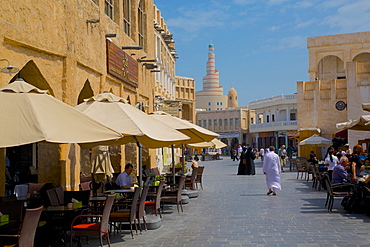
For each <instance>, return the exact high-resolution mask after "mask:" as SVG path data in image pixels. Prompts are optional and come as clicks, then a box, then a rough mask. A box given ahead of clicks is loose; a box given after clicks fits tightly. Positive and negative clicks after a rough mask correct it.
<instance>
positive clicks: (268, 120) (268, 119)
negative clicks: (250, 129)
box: [266, 115, 270, 123]
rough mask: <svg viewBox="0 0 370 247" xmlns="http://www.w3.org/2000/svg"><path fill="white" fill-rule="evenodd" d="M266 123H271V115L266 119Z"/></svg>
mask: <svg viewBox="0 0 370 247" xmlns="http://www.w3.org/2000/svg"><path fill="white" fill-rule="evenodd" d="M266 122H267V123H269V122H270V116H269V115H267V117H266Z"/></svg>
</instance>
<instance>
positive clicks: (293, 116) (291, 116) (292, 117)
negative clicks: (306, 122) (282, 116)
mask: <svg viewBox="0 0 370 247" xmlns="http://www.w3.org/2000/svg"><path fill="white" fill-rule="evenodd" d="M296 120H297V118H296V115H295V112H294V113H290V121H296Z"/></svg>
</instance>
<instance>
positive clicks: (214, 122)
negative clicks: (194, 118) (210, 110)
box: [213, 119, 217, 127]
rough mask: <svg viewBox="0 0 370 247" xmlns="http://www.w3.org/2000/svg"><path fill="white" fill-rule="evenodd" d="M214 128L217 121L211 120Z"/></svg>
mask: <svg viewBox="0 0 370 247" xmlns="http://www.w3.org/2000/svg"><path fill="white" fill-rule="evenodd" d="M215 126H217V120H216V119H214V120H213V127H215Z"/></svg>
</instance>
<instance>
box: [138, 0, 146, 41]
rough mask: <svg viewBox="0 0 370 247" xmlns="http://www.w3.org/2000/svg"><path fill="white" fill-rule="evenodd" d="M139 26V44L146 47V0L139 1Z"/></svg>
mask: <svg viewBox="0 0 370 247" xmlns="http://www.w3.org/2000/svg"><path fill="white" fill-rule="evenodd" d="M138 21H139V22H138V27H139V30H138V31H139V46H141V47H144V37H145V35H144V25H145V20H144V0H140V1H139V9H138Z"/></svg>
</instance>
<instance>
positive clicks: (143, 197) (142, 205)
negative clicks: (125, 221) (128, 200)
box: [138, 185, 150, 218]
mask: <svg viewBox="0 0 370 247" xmlns="http://www.w3.org/2000/svg"><path fill="white" fill-rule="evenodd" d="M149 188H150V186H149V185H145V186H144V189H143V192H142V193H141V197H140V203H139V210H138V217H139V218H141V217H143V216H144V214H145V200H146V195H147V194H148V191H149Z"/></svg>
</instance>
